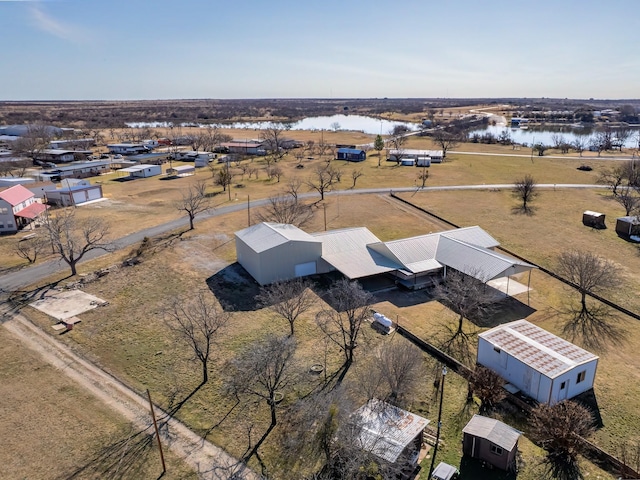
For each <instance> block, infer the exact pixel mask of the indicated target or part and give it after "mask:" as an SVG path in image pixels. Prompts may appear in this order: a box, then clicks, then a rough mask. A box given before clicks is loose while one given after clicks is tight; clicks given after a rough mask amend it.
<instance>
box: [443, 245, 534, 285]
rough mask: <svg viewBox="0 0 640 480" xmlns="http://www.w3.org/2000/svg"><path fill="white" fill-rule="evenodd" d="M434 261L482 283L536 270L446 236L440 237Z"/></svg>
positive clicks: (510, 258)
mask: <svg viewBox="0 0 640 480" xmlns="http://www.w3.org/2000/svg"><path fill="white" fill-rule="evenodd" d="M436 259H437V260H438V261H439V262H440V263H442V264H444V265H447V266H448V267H451V268H454V269H456V270H458V271H459V272H462V273H464V274H466V275H469V276H472V277H474V278H476V279H478V280H480V281H482V282H488V281H489V280H493V279H494V278H502V277H505V276H508V275H515V274H517V273H522V272H526V271H529V270H530V269H532V268H536V267H535V266H534V265H531V264H529V263H526V262H523V261H521V260H518V259H516V258H513V257H508V256H506V255H503V254H501V253H498V252H494V251H493V250H489V249H486V248H482V247H478V246H475V245H471V244H468V243H466V242H462V241H460V240H456V239H453V238H450V237H447V236H442V238H441V239H440V242H439V243H438V250H437V252H436Z"/></svg>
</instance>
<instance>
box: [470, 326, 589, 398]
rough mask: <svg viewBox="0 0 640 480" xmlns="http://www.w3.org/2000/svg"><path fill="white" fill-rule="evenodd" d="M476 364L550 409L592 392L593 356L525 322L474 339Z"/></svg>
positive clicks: (497, 329) (494, 329) (499, 327)
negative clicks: (476, 339) (476, 341)
mask: <svg viewBox="0 0 640 480" xmlns="http://www.w3.org/2000/svg"><path fill="white" fill-rule="evenodd" d="M477 362H478V363H479V364H480V365H483V366H485V367H487V368H489V369H491V370H493V371H494V372H495V373H497V374H498V375H500V376H501V377H502V378H503V379H504V380H506V381H507V382H508V383H509V384H511V385H512V386H514V387H516V388H517V389H519V390H520V391H521V392H522V393H524V394H525V395H527V396H529V397H531V398H533V399H535V400H537V401H538V402H542V403H549V404H551V405H553V404H555V403H558V402H560V401H562V400H565V399H568V398H572V397H575V396H576V395H579V394H581V393H583V392H586V391H587V390H590V389H592V388H593V383H594V380H595V377H596V369H597V367H598V357H597V356H596V355H594V354H593V353H590V352H588V351H586V350H584V349H582V348H580V347H578V346H577V345H574V344H572V343H571V342H568V341H566V340H564V339H562V338H560V337H558V336H556V335H554V334H553V333H551V332H547V331H546V330H544V329H542V328H540V327H538V326H537V325H534V324H532V323H530V322H528V321H526V320H516V321H515V322H510V323H505V324H503V325H499V326H497V327H494V328H492V329H490V330H487V331H486V332H483V333H481V334H480V335H478V358H477ZM507 387H508V389H509V385H507Z"/></svg>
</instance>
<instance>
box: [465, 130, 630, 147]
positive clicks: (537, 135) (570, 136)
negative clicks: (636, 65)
mask: <svg viewBox="0 0 640 480" xmlns="http://www.w3.org/2000/svg"><path fill="white" fill-rule="evenodd" d="M505 130H506V131H507V132H509V135H510V136H511V140H512V141H513V142H515V143H520V144H526V145H529V146H531V145H534V144H536V143H542V144H544V145H553V143H554V142H553V138H552V137H553V136H554V135H560V136H562V137H563V138H564V139H565V140H566V141H567V142H569V143H571V142H573V141H575V140H576V138H578V137H580V138H584V139H585V140H586V144H587V145H588V144H589V141H590V140H591V139H592V138H593V137H594V136H595V135H596V133H595V132H594V131H593V130H592V129H587V128H571V127H566V128H562V127H560V128H555V129H553V130H551V129H541V130H537V129H533V128H528V129H521V128H509V127H505V126H503V125H496V126H488V127H486V128H482V129H479V130H473V131H472V132H471V133H470V134H469V135H473V134H474V133H478V134H480V135H483V134H485V133H491V134H493V135H494V136H496V137H498V136H500V135H501V134H502V132H503V131H505ZM639 133H640V132H639V131H638V130H634V131H633V133H632V134H631V135H630V136H629V138H628V139H627V140H626V141H625V143H624V146H625V147H627V148H632V147H637V146H638V134H639ZM614 136H615V135H614Z"/></svg>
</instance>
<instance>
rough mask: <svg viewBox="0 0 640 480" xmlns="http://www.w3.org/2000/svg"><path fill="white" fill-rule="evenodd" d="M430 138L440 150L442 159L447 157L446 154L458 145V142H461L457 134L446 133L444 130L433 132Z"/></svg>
mask: <svg viewBox="0 0 640 480" xmlns="http://www.w3.org/2000/svg"><path fill="white" fill-rule="evenodd" d="M432 138H433V141H434V142H435V143H436V144H437V145H438V146H439V147H440V149H441V150H442V157H443V158H445V157H446V156H447V152H448V151H449V150H451V149H453V148H456V147H457V146H458V145H460V141H461V140H462V137H461V136H460V135H459V134H456V133H452V132H447V131H446V130H444V129H438V130H435V131H434V133H433V137H432Z"/></svg>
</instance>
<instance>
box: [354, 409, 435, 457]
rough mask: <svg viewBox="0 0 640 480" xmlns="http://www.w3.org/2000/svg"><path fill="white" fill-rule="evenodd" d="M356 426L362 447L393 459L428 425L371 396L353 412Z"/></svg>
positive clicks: (414, 415) (404, 411)
mask: <svg viewBox="0 0 640 480" xmlns="http://www.w3.org/2000/svg"><path fill="white" fill-rule="evenodd" d="M353 419H354V420H355V421H357V422H358V425H359V427H360V443H361V444H362V448H363V449H365V450H366V451H369V452H371V453H373V454H374V455H376V456H378V457H380V458H382V459H384V460H386V461H388V462H391V463H393V462H395V461H396V460H397V459H398V457H399V456H400V454H401V453H402V451H403V450H404V449H405V448H406V447H407V446H408V445H409V444H410V443H411V442H412V441H413V439H414V438H416V437H417V436H418V435H419V434H420V432H422V430H424V428H425V427H426V426H427V425H428V424H429V420H427V419H426V418H423V417H421V416H419V415H416V414H414V413H411V412H408V411H406V410H402V409H401V408H398V407H395V406H393V405H390V404H388V403H386V402H383V401H382V400H378V399H376V398H373V399H371V400H369V401H368V402H367V404H366V405H363V406H362V407H360V408H359V409H358V410H356V411H355V412H354V414H353Z"/></svg>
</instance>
